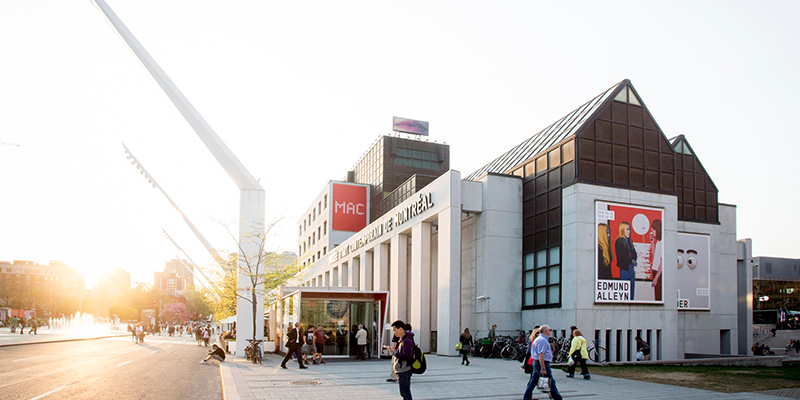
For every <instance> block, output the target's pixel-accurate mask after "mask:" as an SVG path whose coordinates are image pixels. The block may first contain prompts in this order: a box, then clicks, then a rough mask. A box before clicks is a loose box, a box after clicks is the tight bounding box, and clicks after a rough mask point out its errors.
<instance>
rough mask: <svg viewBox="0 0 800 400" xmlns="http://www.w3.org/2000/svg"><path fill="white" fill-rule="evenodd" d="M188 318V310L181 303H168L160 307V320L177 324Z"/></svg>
mask: <svg viewBox="0 0 800 400" xmlns="http://www.w3.org/2000/svg"><path fill="white" fill-rule="evenodd" d="M188 317H189V309H188V308H186V304H183V303H169V304H167V305H165V306H163V307H161V320H162V321H167V322H171V323H177V322H181V321H183V320H184V318H188Z"/></svg>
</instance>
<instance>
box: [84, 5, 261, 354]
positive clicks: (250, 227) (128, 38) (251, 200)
mask: <svg viewBox="0 0 800 400" xmlns="http://www.w3.org/2000/svg"><path fill="white" fill-rule="evenodd" d="M92 2H93V3H94V4H95V5H96V6H97V8H99V9H100V11H101V12H102V13H103V15H105V17H106V18H107V19H108V21H109V22H110V23H111V25H112V26H113V27H114V29H115V30H116V31H117V32H118V33H119V35H120V36H121V37H122V39H123V40H124V41H125V43H127V44H128V47H130V49H131V50H133V52H134V54H136V57H138V58H139V61H141V62H142V64H143V65H144V66H145V68H147V70H148V71H149V72H150V75H152V76H153V78H154V79H155V80H156V82H157V83H158V85H159V86H161V89H162V90H163V91H164V93H166V94H167V96H168V97H169V99H170V100H172V104H174V105H175V107H176V108H177V109H178V111H180V113H181V115H183V117H184V118H185V119H186V121H187V122H188V123H189V125H191V126H192V129H194V131H195V133H197V136H198V137H199V138H200V140H202V141H203V143H204V144H205V145H206V147H208V150H209V151H210V152H211V154H213V155H214V157H215V158H216V159H217V161H218V162H219V164H220V165H221V166H222V168H224V169H225V172H227V173H228V175H229V176H230V177H231V179H233V181H234V182H235V183H236V186H238V187H239V190H240V195H239V243H240V244H241V247H242V251H243V252H244V254H240V255H239V256H240V257H239V264H240V266H243V265H242V264H243V263H244V261H243V260H242V258H243V257H246V256H247V255H248V254H254V253H257V252H258V250H259V249H258V246H257V245H256V243H255V242H254V241H253V240H249V239H248V238H252V237H254V236H259V235H261V234H263V232H264V202H265V200H266V197H265V193H264V188H262V187H261V184H260V183H258V181H257V180H256V179H255V178H253V176H252V175H251V174H250V172H249V171H247V169H246V168H245V167H244V165H242V163H241V162H239V159H237V158H236V156H235V155H234V154H233V152H232V151H231V150H230V149H229V148H228V146H227V145H225V143H224V142H223V141H222V139H220V138H219V136H217V134H216V132H214V130H213V129H212V128H211V126H209V125H208V123H207V122H206V120H205V119H204V118H203V117H202V116H201V115H200V113H199V112H197V110H196V109H195V108H194V106H193V105H192V104H191V103H190V102H189V100H187V99H186V97H185V96H184V95H183V93H181V91H180V90H179V89H178V87H177V86H175V84H174V83H173V82H172V80H171V79H170V78H169V77H168V76H167V74H166V73H165V72H164V71H163V70H162V69H161V67H160V66H159V65H158V64H157V63H156V62H155V60H153V58H152V57H151V56H150V54H149V53H147V50H145V49H144V47H143V46H142V44H141V43H139V41H138V40H136V37H134V36H133V34H132V33H131V31H129V30H128V28H127V27H126V26H125V24H123V23H122V21H121V20H120V19H119V17H117V15H116V14H115V13H114V11H113V10H111V7H109V6H108V4H106V2H105V1H104V0H92ZM243 269H244V268H240V271H241V270H243ZM260 272H261V273H263V272H264V271H260ZM249 282H250V279H249V278H248V277H247V275H245V274H243V273H241V272H240V273H239V276H238V285H237V286H238V290H239V291H240V294H244V293H245V288H246V287H249V285H250V283H249ZM250 289H251V290H253V289H254V288H250ZM256 292H257V293H262V292H263V291H262V290H257V291H256ZM257 302H258V306H257V309H256V318H255V323H256V326H255V331H256V339H263V335H264V318H263V315H264V299H263V294H260V295H259V296H258V299H257ZM236 326H237V328H236V329H237V332H238V334H239V336H240V337H241V338H242V339H243V340H238V341H236V354H237V355H239V356H241V355H243V354H244V348H245V345H246V344H247V341H246V340H244V339H248V338H249V335H248V334H249V332H252V331H253V310H252V305H251V304H250V303H249V302H247V301H245V300H243V299H241V298H238V301H237V304H236Z"/></svg>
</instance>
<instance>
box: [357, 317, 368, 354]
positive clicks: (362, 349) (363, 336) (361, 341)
mask: <svg viewBox="0 0 800 400" xmlns="http://www.w3.org/2000/svg"><path fill="white" fill-rule="evenodd" d="M356 340H357V343H358V356H356V360H366V359H367V356H366V349H367V330H366V329H364V325H361V324H359V325H358V333H356Z"/></svg>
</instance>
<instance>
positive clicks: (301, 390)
mask: <svg viewBox="0 0 800 400" xmlns="http://www.w3.org/2000/svg"><path fill="white" fill-rule="evenodd" d="M427 359H428V370H427V372H425V374H423V375H414V377H413V378H412V380H411V382H412V383H411V391H412V393H413V395H414V399H429V400H432V399H437V400H450V399H476V400H477V399H481V400H484V399H521V398H522V394H523V392H524V391H525V386H526V384H527V382H528V377H529V376H528V375H525V374H524V373H523V372H522V370H521V369H520V368H519V363H516V362H512V361H503V360H496V359H482V358H478V359H475V358H472V363H471V365H470V366H469V367H464V366H462V365H461V364H460V363H461V358H460V357H438V356H435V355H432V356H428V357H427ZM281 360H282V357H279V356H278V355H274V354H268V355H267V356H266V358H265V359H264V363H263V364H262V365H254V364H251V363H249V362H247V361H246V360H243V359H240V358H237V357H234V356H230V357H229V358H228V362H224V363H222V366H221V372H222V379H223V385H222V386H223V391H224V392H225V399H226V400H255V399H258V400H260V399H323V398H324V399H326V400H336V399H340V400H353V399H371V400H379V399H399V398H400V395H399V392H398V389H397V384H395V383H391V382H386V378H387V377H388V376H389V372H390V369H391V364H390V362H389V360H368V361H360V362H358V361H352V360H334V359H331V360H328V361H327V363H326V364H325V365H312V366H310V367H309V369H305V370H301V369H298V368H297V363H295V362H290V363H289V364H288V365H289V369H282V368H280V362H281ZM590 372H591V367H590ZM554 373H555V374H556V376H555V377H556V382H557V385H558V388H559V391H560V392H561V395H562V396H563V397H564V398H567V399H571V398H590V399H647V400H658V399H670V400H672V399H697V400H714V399H725V400H734V399H757V400H767V399H773V400H777V399H785V398H787V397H790V396H789V395H790V394H792V393H790V392H793V393H794V395H795V396H797V397H790V398H800V393H798V392H800V390H796V389H791V390H789V389H787V390H785V391H784V392H786V393H784V394H781V396H782V397H778V396H775V395H768V394H764V393H733V394H729V393H719V392H712V391H707V390H700V389H691V388H685V387H680V386H670V385H662V384H656V383H648V382H640V381H633V380H627V379H619V378H611V377H605V376H600V375H593V376H592V379H591V380H588V381H587V380H583V379H567V378H566V377H565V375H566V374H565V373H564V372H562V371H560V370H558V371H554ZM773 392H778V391H773ZM776 394H777V393H776ZM534 398H535V399H546V398H548V396H547V395H546V394H544V393H540V392H536V393H535V394H534Z"/></svg>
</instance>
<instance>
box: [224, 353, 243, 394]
mask: <svg viewBox="0 0 800 400" xmlns="http://www.w3.org/2000/svg"><path fill="white" fill-rule="evenodd" d="M219 379H220V382H221V383H222V400H240V399H241V397H240V396H239V390H238V389H237V388H236V382H234V379H233V372H231V367H230V366H229V364H228V361H223V362H221V363H219Z"/></svg>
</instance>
